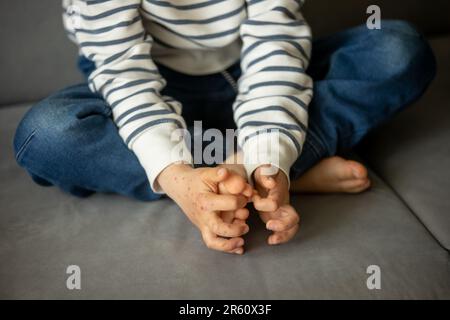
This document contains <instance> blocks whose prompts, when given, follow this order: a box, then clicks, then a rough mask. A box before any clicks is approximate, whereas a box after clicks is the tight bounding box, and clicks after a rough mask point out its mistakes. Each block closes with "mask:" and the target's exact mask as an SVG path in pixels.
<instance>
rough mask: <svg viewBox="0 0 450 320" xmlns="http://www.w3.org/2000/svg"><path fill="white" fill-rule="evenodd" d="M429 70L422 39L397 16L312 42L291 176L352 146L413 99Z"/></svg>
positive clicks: (428, 77)
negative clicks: (304, 118) (300, 143)
mask: <svg viewBox="0 0 450 320" xmlns="http://www.w3.org/2000/svg"><path fill="white" fill-rule="evenodd" d="M435 73H436V63H435V58H434V55H433V52H432V50H431V48H430V47H429V45H428V43H427V42H426V40H425V39H424V38H423V37H422V36H421V35H420V34H419V33H417V31H416V30H415V29H414V28H413V27H412V26H411V25H409V24H408V23H405V22H402V21H382V29H381V30H369V29H367V28H366V26H361V27H356V28H353V29H349V30H347V31H344V32H340V33H337V34H335V35H332V36H329V37H326V38H323V39H319V40H318V41H316V42H314V43H313V53H312V60H311V64H310V67H309V69H308V74H309V75H310V76H311V77H312V78H313V79H314V86H315V87H314V98H313V100H312V103H311V104H310V106H309V128H308V133H307V136H306V141H305V144H304V149H303V151H302V154H301V155H300V157H299V158H298V159H297V161H296V162H295V163H294V165H293V166H292V169H291V178H293V179H296V178H298V177H299V176H300V175H301V174H302V173H304V172H305V171H306V170H308V169H309V168H311V167H312V166H313V165H314V164H316V163H317V162H318V161H319V160H321V159H322V158H324V157H329V156H332V155H336V154H337V153H339V152H343V151H346V150H348V149H350V148H352V147H354V146H355V145H356V144H357V143H358V142H360V141H361V139H362V138H363V137H364V136H365V135H366V134H367V133H368V132H369V131H370V130H372V129H374V128H375V127H377V126H379V125H380V124H382V123H384V122H385V121H386V120H388V119H390V118H392V116H393V115H395V114H396V113H397V112H399V111H400V110H402V109H403V108H404V107H406V106H408V105H410V104H411V103H412V102H414V101H415V100H417V99H418V98H419V97H420V96H421V95H422V94H423V92H424V91H425V89H426V88H427V87H428V85H429V84H430V83H431V81H432V79H433V78H434V76H435Z"/></svg>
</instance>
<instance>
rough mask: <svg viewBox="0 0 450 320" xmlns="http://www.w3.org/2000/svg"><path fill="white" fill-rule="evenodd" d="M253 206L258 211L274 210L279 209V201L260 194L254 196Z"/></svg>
mask: <svg viewBox="0 0 450 320" xmlns="http://www.w3.org/2000/svg"><path fill="white" fill-rule="evenodd" d="M252 199H253V206H254V207H255V209H256V210H258V211H263V212H273V211H275V210H277V209H278V203H277V201H276V200H274V199H272V198H263V197H261V196H260V195H259V194H255V195H254V196H253V198H252Z"/></svg>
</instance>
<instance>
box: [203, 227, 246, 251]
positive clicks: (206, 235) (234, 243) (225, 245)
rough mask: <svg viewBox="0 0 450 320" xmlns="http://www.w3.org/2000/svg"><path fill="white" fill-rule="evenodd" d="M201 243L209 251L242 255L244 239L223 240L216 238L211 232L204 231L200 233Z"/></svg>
mask: <svg viewBox="0 0 450 320" xmlns="http://www.w3.org/2000/svg"><path fill="white" fill-rule="evenodd" d="M202 237H203V241H204V242H205V244H206V246H207V247H208V248H209V249H213V250H217V251H222V252H228V253H234V254H243V253H244V248H243V246H244V239H242V238H240V237H236V238H231V239H224V238H221V237H218V236H217V235H215V234H214V232H211V231H210V230H204V231H203V232H202Z"/></svg>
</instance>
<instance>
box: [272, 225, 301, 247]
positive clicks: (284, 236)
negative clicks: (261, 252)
mask: <svg viewBox="0 0 450 320" xmlns="http://www.w3.org/2000/svg"><path fill="white" fill-rule="evenodd" d="M298 228H299V225H298V224H296V225H295V226H294V227H292V228H291V229H289V230H287V231H282V232H274V233H273V234H272V235H271V236H269V238H268V239H267V243H268V244H270V245H279V244H282V243H286V242H288V241H289V240H291V239H292V238H293V237H294V236H295V234H296V233H297V231H298Z"/></svg>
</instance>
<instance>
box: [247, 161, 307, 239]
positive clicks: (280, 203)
mask: <svg viewBox="0 0 450 320" xmlns="http://www.w3.org/2000/svg"><path fill="white" fill-rule="evenodd" d="M263 169H264V168H263V167H259V168H258V169H256V171H255V172H254V174H253V178H254V181H255V188H256V190H257V194H255V195H254V196H253V205H254V206H255V209H256V210H258V212H259V214H260V217H261V219H262V220H263V221H264V223H265V224H266V228H267V229H268V230H271V231H273V234H272V235H270V236H269V238H268V239H267V242H268V244H270V245H276V244H282V243H285V242H288V241H289V240H291V239H292V238H293V237H294V235H295V234H296V233H297V231H298V228H299V222H300V218H299V215H298V213H297V211H296V210H295V209H294V208H293V207H292V206H290V205H289V184H288V179H287V177H286V175H285V174H284V172H283V171H281V170H277V173H276V174H274V175H270V176H267V175H263V173H264V172H263Z"/></svg>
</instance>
